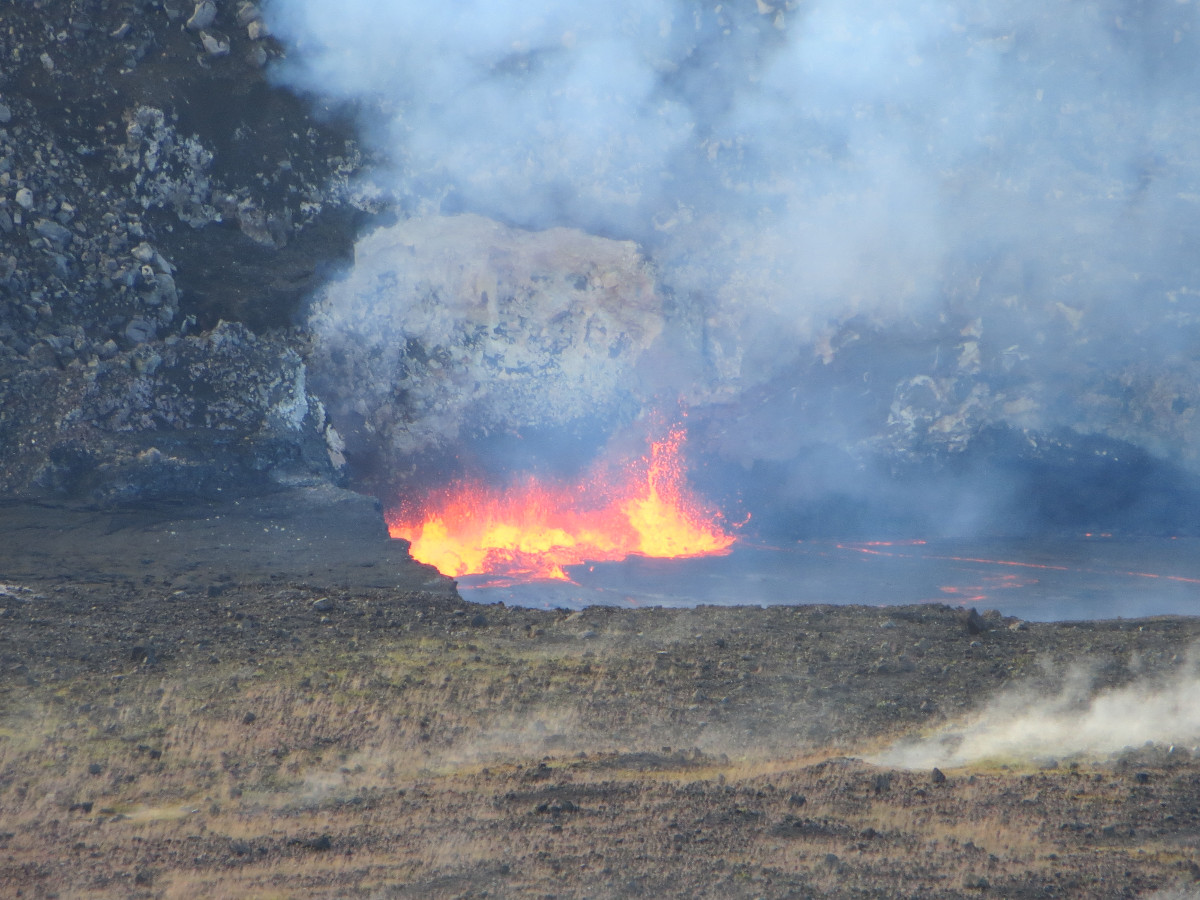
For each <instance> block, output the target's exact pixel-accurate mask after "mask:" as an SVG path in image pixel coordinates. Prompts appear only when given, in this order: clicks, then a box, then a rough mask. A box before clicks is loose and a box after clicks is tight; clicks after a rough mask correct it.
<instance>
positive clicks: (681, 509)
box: [387, 428, 734, 583]
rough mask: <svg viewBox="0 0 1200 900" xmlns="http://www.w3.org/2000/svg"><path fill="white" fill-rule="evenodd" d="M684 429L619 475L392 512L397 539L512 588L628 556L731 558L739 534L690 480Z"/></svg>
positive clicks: (426, 556)
mask: <svg viewBox="0 0 1200 900" xmlns="http://www.w3.org/2000/svg"><path fill="white" fill-rule="evenodd" d="M683 442H684V433H683V430H682V429H680V428H673V429H671V430H670V431H669V433H668V434H667V436H666V437H665V438H663V439H662V440H660V441H655V442H654V443H652V444H651V447H650V453H649V455H648V456H646V457H642V458H641V459H638V460H636V461H634V462H633V463H631V464H630V465H629V466H628V467H627V468H626V469H625V470H623V471H622V472H621V473H620V474H619V475H618V476H617V477H616V478H615V479H600V478H596V479H593V480H591V481H589V482H587V483H585V484H583V485H579V486H564V485H557V484H545V483H542V482H539V481H538V480H536V479H533V478H530V479H529V480H527V481H525V482H524V483H522V484H520V485H517V486H514V487H511V488H508V489H506V490H500V491H497V490H494V489H491V488H488V487H485V486H483V485H481V484H478V483H472V482H457V483H455V484H452V485H451V486H450V487H449V488H448V489H447V490H446V491H445V492H444V493H443V494H442V495H441V496H439V497H437V498H434V499H430V500H427V501H426V502H425V503H424V505H423V506H422V507H421V509H420V510H418V511H415V512H412V511H410V510H408V509H406V508H404V507H401V508H399V509H394V510H389V511H388V513H387V520H388V531H389V532H390V533H391V535H392V537H396V538H404V539H406V540H408V541H409V542H411V544H412V548H411V553H412V555H413V557H414V558H415V559H417V560H420V561H421V562H424V563H429V564H430V565H433V566H436V567H437V569H438V570H439V571H440V572H442V573H443V574H445V575H451V576H455V577H457V576H460V575H495V576H497V577H498V578H499V579H501V581H498V582H496V583H513V582H518V581H533V580H538V579H561V580H569V579H568V578H567V573H566V571H565V568H564V567H566V566H570V565H577V564H579V563H583V562H600V561H604V560H620V559H624V558H626V557H627V556H635V555H640V556H654V557H686V556H707V555H710V554H721V553H726V552H728V550H729V548H730V547H731V546H732V545H733V542H734V537H733V535H731V534H729V533H728V532H727V531H726V530H725V529H724V528H723V527H722V525H721V516H720V514H719V513H715V512H712V511H710V510H709V509H707V508H706V507H705V505H704V503H703V501H701V500H700V499H699V498H697V497H696V496H695V495H694V494H692V493H691V492H690V491H689V490H688V488H687V485H686V484H685V482H684V472H683V465H682V463H681V461H680V452H681V450H682V448H683Z"/></svg>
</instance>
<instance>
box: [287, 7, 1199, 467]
mask: <svg viewBox="0 0 1200 900" xmlns="http://www.w3.org/2000/svg"><path fill="white" fill-rule="evenodd" d="M268 10H269V17H270V20H271V26H272V29H273V31H274V33H275V34H277V35H278V36H279V37H280V38H281V40H283V41H284V43H285V45H286V46H287V48H288V57H287V59H286V61H285V63H284V64H282V65H281V66H280V67H279V68H278V69H277V70H276V74H277V77H278V78H279V80H280V81H281V82H283V83H285V84H288V85H291V86H292V87H294V88H296V89H298V90H301V91H305V92H310V93H314V94H317V95H320V96H321V97H323V98H326V99H336V100H345V101H347V102H352V103H355V104H358V105H359V107H360V108H361V110H362V116H361V120H362V123H363V127H364V129H365V132H366V134H367V135H368V137H369V140H370V141H371V143H372V145H373V147H374V148H375V149H376V150H377V151H378V152H379V153H380V154H382V155H383V156H384V157H385V158H386V160H387V163H386V166H385V168H384V169H383V170H381V171H379V172H376V173H374V175H373V177H374V178H376V179H381V180H383V181H384V182H386V189H387V191H388V192H389V193H390V195H391V196H392V198H393V199H394V201H395V202H396V203H397V204H398V205H399V206H400V207H401V208H402V209H403V210H404V211H405V212H406V214H409V215H418V214H420V215H426V216H427V215H431V214H438V213H441V214H447V213H459V212H472V213H478V214H481V215H484V216H488V217H491V218H493V219H496V220H498V221H500V222H503V223H505V224H507V225H511V226H517V227H520V228H525V229H533V230H537V229H545V228H549V227H552V226H566V227H571V228H577V229H581V230H583V231H586V232H589V233H591V234H594V235H602V236H604V237H609V238H614V239H620V240H632V241H636V242H638V244H639V246H640V247H641V248H642V251H643V253H644V254H645V255H646V256H647V257H648V259H649V261H650V263H652V264H653V266H654V268H655V271H656V277H657V280H658V284H659V291H660V293H661V295H662V297H663V298H664V300H663V309H664V315H666V316H667V318H668V320H669V321H668V322H667V325H666V327H665V328H664V330H663V337H662V339H661V340H660V346H659V347H658V348H657V350H656V351H652V352H651V356H654V354H655V353H657V355H658V358H659V359H660V360H663V362H662V363H661V364H660V365H659V366H657V367H655V366H654V365H647V364H646V363H645V361H642V362H641V363H640V364H639V365H638V366H636V367H635V366H630V368H629V372H630V379H631V381H630V384H629V386H628V387H629V393H630V394H631V395H634V396H640V397H644V396H645V395H646V394H648V393H651V392H653V391H655V390H659V389H661V388H662V387H663V386H664V384H675V385H676V389H677V390H678V391H679V392H680V393H682V394H685V395H686V396H687V398H688V399H689V400H690V401H691V402H692V403H693V404H699V405H704V404H713V405H721V406H732V407H734V408H735V409H736V411H737V412H738V414H745V413H746V407H747V406H748V405H749V404H750V403H751V399H750V398H751V397H752V392H753V391H755V390H760V389H761V390H763V391H765V392H766V394H765V396H766V397H767V399H766V400H762V398H755V399H754V400H753V402H760V400H761V402H766V403H768V406H769V404H770V403H772V402H776V401H777V399H778V397H779V396H781V395H782V394H783V393H786V392H788V391H790V392H791V394H792V395H793V396H794V395H795V392H797V391H799V392H800V393H801V394H806V393H807V395H809V396H812V397H817V396H818V393H819V392H820V391H825V392H826V396H831V394H830V392H831V391H832V392H834V393H836V390H837V389H838V387H839V386H838V385H834V386H833V387H832V388H831V387H830V386H829V385H824V386H820V387H817V386H814V385H813V384H812V382H813V381H814V379H813V378H812V377H810V369H811V367H814V366H816V367H826V368H830V371H832V370H833V369H836V367H837V365H838V363H839V362H840V361H841V360H843V359H845V358H847V357H848V356H849V355H852V353H853V352H856V351H855V347H858V348H860V349H861V348H862V347H865V346H868V345H869V346H875V345H877V344H879V341H880V338H879V335H881V334H893V335H901V338H900V339H899V340H901V341H908V342H909V343H917V344H920V343H922V342H924V344H923V346H922V349H921V352H920V353H919V354H918V353H916V352H914V353H913V354H912V355H911V358H909V357H905V358H903V359H900V360H899V361H896V362H895V363H894V365H893V367H892V368H891V369H887V371H886V373H885V374H883V375H881V374H879V372H880V370H881V368H885V367H886V365H888V364H891V363H890V362H889V360H890V357H887V354H888V353H890V352H892V350H891V349H889V348H890V347H891V346H892V345H889V344H888V343H887V342H886V341H884V342H883V344H882V345H881V346H882V347H883V351H884V352H883V362H881V361H880V360H881V356H880V354H879V353H877V352H869V353H867V354H866V355H867V356H868V357H871V359H870V360H868V362H866V363H857V362H853V361H851V362H849V363H846V367H847V369H846V371H845V372H842V373H841V374H839V375H838V376H836V377H832V378H831V379H830V380H832V381H835V382H836V381H838V379H841V382H840V387H841V388H844V389H845V391H844V393H845V395H846V396H847V397H850V398H851V399H850V400H849V401H847V402H842V401H838V404H837V409H836V410H834V411H833V412H831V413H827V414H823V415H824V418H820V417H816V418H813V419H812V420H811V421H809V420H805V419H803V417H802V418H801V420H800V421H799V422H798V423H797V427H795V428H793V429H791V430H790V431H788V432H787V433H786V434H785V435H783V436H782V437H781V435H780V434H779V432H778V429H776V430H771V429H763V428H756V427H754V421H753V418H751V419H748V420H746V421H747V422H748V423H749V425H748V427H744V428H739V429H737V434H736V440H732V441H729V442H728V443H727V444H726V445H722V446H721V448H720V449H721V451H722V452H723V453H725V454H726V455H728V456H729V457H731V458H734V459H736V460H737V461H738V462H740V463H742V464H745V465H749V464H751V463H753V462H754V461H756V460H760V459H777V460H787V459H792V458H794V457H796V455H797V454H798V453H800V452H801V451H802V450H803V449H804V448H805V447H806V446H809V445H810V444H811V443H813V442H814V438H813V437H812V435H811V433H809V432H811V430H812V429H810V428H807V427H806V426H808V425H813V426H815V427H816V428H819V429H821V430H822V431H823V432H824V433H825V434H832V435H834V436H835V437H836V439H837V440H839V441H840V442H841V443H842V445H843V446H846V447H853V446H868V445H869V446H871V447H873V448H878V447H880V446H884V447H885V448H890V449H894V450H897V451H902V452H909V451H912V450H913V449H914V448H916V447H918V446H925V445H932V446H935V447H936V448H938V449H940V450H941V451H944V452H951V453H953V452H956V451H958V450H961V449H963V447H965V446H966V445H967V444H969V442H970V441H971V440H972V439H973V437H974V435H976V434H977V433H978V432H979V430H980V429H981V428H983V427H986V426H989V425H1004V426H1007V427H1011V428H1014V429H1018V430H1032V431H1039V430H1040V431H1046V430H1051V429H1054V428H1059V427H1066V428H1070V429H1074V430H1075V431H1077V432H1083V433H1099V434H1102V435H1105V436H1107V437H1110V438H1113V439H1116V440H1124V441H1130V442H1132V443H1135V444H1138V445H1140V446H1142V447H1145V448H1146V449H1147V450H1149V451H1150V452H1152V453H1156V454H1160V455H1162V456H1164V457H1168V458H1172V459H1177V460H1181V461H1183V462H1185V463H1187V464H1189V465H1191V464H1194V462H1195V454H1196V453H1197V449H1196V448H1197V447H1200V414H1197V413H1196V412H1195V410H1197V409H1200V391H1198V389H1197V387H1196V385H1197V384H1198V383H1200V377H1198V376H1200V371H1198V370H1197V366H1196V363H1195V360H1194V358H1193V357H1194V347H1195V341H1196V338H1197V336H1198V324H1200V322H1198V319H1197V306H1198V304H1200V278H1197V272H1196V265H1197V264H1196V260H1197V259H1198V258H1200V77H1198V76H1200V46H1198V39H1200V11H1198V6H1197V4H1196V3H1195V2H1191V0H1146V2H1138V3H1134V2H1129V0H1097V2H1090V3H1078V2H1068V0H1050V2H1026V0H1007V2H996V0H990V2H984V3H978V2H972V3H968V2H964V0H948V2H923V0H901V2H883V0H850V2H839V3H834V2H831V0H812V2H803V3H801V2H795V0H783V2H780V0H770V2H768V0H739V2H736V3H712V4H706V5H701V4H696V3H691V2H683V0H638V2H636V3H635V2H628V0H616V2H613V3H607V4H583V3H567V2H563V0H532V2H524V3H496V2H493V3H481V2H469V0H466V2H459V3H453V4H432V5H431V4H427V3H422V4H417V3H414V2H411V0H390V2H385V3H380V2H377V0H344V2H341V3H337V4H330V3H327V2H323V0H272V2H271V3H270V4H269V7H268ZM397 265H403V263H402V262H398V263H397ZM493 299H494V298H493ZM374 302H380V303H384V302H387V301H386V300H384V299H380V298H376V299H375V301H374ZM391 302H392V303H393V304H394V305H395V306H396V309H395V315H394V316H393V318H394V319H396V320H403V319H404V316H405V315H406V313H405V310H404V302H405V301H403V300H402V299H401V298H395V299H393V300H392V301H391ZM326 312H328V304H327V306H326ZM326 318H327V319H336V318H338V317H337V316H336V315H333V316H329V315H327V316H326ZM401 331H403V330H402V329H401ZM913 335H916V336H918V337H917V338H911V336H913ZM328 337H329V339H330V340H332V341H334V342H335V343H336V340H337V337H336V335H329V336H328ZM926 345H927V346H926ZM926 350H928V351H929V352H926ZM872 361H873V362H872ZM663 370H666V374H663ZM647 371H650V372H651V373H657V374H654V375H653V377H651V382H652V383H651V384H650V385H649V386H647V385H646V384H645V383H643V382H644V379H646V378H647V377H650V376H648V375H647ZM635 376H636V378H637V379H642V380H643V381H639V382H638V383H637V384H634V383H633V379H634V378H635ZM816 380H819V379H816ZM681 382H684V383H685V386H684V387H682V388H680V387H678V386H679V384H680V383H681ZM858 383H865V387H864V388H862V390H859V391H857V392H853V393H852V392H851V391H850V388H852V387H853V386H854V384H858ZM781 384H782V385H783V387H780V385H781ZM868 393H869V394H870V402H867V401H862V402H861V405H860V406H856V405H855V403H858V402H859V401H857V400H855V399H854V398H855V397H857V396H858V395H859V394H868ZM1131 395H1132V396H1133V397H1134V399H1132V400H1131V399H1130V397H1131ZM771 398H775V400H771ZM610 399H611V398H607V397H606V398H605V400H604V402H605V403H607V402H608V401H609V400H610ZM814 402H815V401H814ZM821 402H826V401H821ZM830 402H832V401H830ZM769 408H771V409H772V413H771V415H772V417H777V413H778V410H775V409H774V408H773V407H770V406H769ZM793 411H794V410H793ZM813 415H815V414H813ZM521 424H522V423H521V422H514V423H513V425H514V426H515V427H520V425H521Z"/></svg>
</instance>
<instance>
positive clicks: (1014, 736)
mask: <svg viewBox="0 0 1200 900" xmlns="http://www.w3.org/2000/svg"><path fill="white" fill-rule="evenodd" d="M1197 662H1200V660H1198V659H1197V656H1196V653H1195V652H1194V650H1193V653H1192V654H1191V655H1190V658H1189V660H1188V662H1187V663H1186V664H1184V665H1183V666H1181V667H1180V668H1179V670H1178V671H1177V672H1175V673H1174V674H1173V675H1172V676H1170V677H1169V678H1166V679H1161V680H1157V681H1146V680H1141V681H1135V682H1134V683H1132V684H1128V685H1125V686H1123V687H1118V688H1112V689H1108V690H1099V691H1097V690H1095V687H1094V684H1093V679H1092V677H1091V675H1090V674H1089V673H1087V672H1085V671H1083V670H1077V671H1075V672H1072V673H1071V674H1070V675H1069V676H1068V678H1067V679H1066V681H1065V683H1064V684H1063V686H1062V688H1061V690H1060V691H1059V693H1058V695H1057V696H1054V697H1049V698H1047V697H1045V696H1044V695H1041V694H1039V693H1038V692H1037V691H1035V690H1034V689H1032V688H1026V689H1024V690H1022V689H1015V690H1012V691H1009V692H1006V693H1005V694H1003V695H1001V696H1000V697H997V698H995V699H994V700H992V701H990V702H989V703H988V704H987V705H986V707H985V708H984V710H983V711H981V712H980V713H979V714H978V715H976V716H975V717H973V718H972V719H970V720H969V721H967V722H960V723H952V724H951V725H948V726H946V727H945V728H943V729H942V730H941V731H939V732H938V733H936V734H934V735H932V736H930V737H928V738H926V739H924V740H921V741H917V742H904V743H901V744H897V745H895V746H893V747H891V748H889V749H888V750H886V751H885V752H884V753H882V754H880V755H879V756H878V757H877V758H876V759H875V760H874V761H875V762H878V763H880V764H882V765H891V766H902V767H905V768H928V767H931V766H947V767H948V766H963V765H968V764H971V763H976V762H980V761H984V760H996V761H999V762H1012V761H1037V760H1045V759H1048V758H1060V757H1064V756H1066V757H1070V756H1089V757H1093V758H1095V757H1105V756H1109V755H1111V754H1114V753H1118V752H1120V751H1121V750H1124V749H1126V748H1139V747H1141V746H1142V745H1143V744H1145V743H1146V742H1147V741H1149V742H1153V743H1156V744H1161V745H1163V746H1164V747H1170V746H1172V745H1178V746H1179V747H1180V748H1181V749H1184V750H1187V751H1188V752H1189V753H1190V752H1191V751H1192V748H1194V747H1195V746H1196V745H1197V744H1198V743H1200V708H1198V707H1197V704H1196V697H1197V696H1200V668H1198V667H1197Z"/></svg>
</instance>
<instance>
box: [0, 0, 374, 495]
mask: <svg viewBox="0 0 1200 900" xmlns="http://www.w3.org/2000/svg"><path fill="white" fill-rule="evenodd" d="M0 32H2V33H3V34H4V38H3V41H2V42H0V238H2V242H0V298H2V303H0V390H2V391H3V396H4V404H3V409H2V411H0V460H2V461H3V475H2V476H0V491H3V492H4V493H6V494H10V495H11V494H47V493H49V494H51V495H69V496H84V497H92V498H94V499H101V498H108V499H111V498H127V499H136V498H138V497H141V496H146V495H150V496H156V495H162V494H173V493H184V494H189V493H195V492H196V491H199V492H201V493H204V492H211V491H213V490H215V489H217V488H218V487H220V486H221V485H225V486H226V487H229V488H231V489H232V488H234V487H236V486H238V485H241V486H242V487H243V488H245V487H247V486H248V484H247V483H246V482H245V479H246V478H252V479H255V480H261V477H262V473H263V472H264V471H265V472H278V473H281V474H285V475H287V477H295V476H297V475H300V474H303V475H304V476H305V477H319V478H333V477H335V474H334V473H335V467H334V466H333V464H332V463H331V462H330V459H329V456H328V453H326V452H325V450H324V449H321V450H320V451H319V452H315V451H314V448H323V447H324V445H325V435H324V431H323V429H324V425H325V423H324V421H323V418H322V416H321V414H320V412H319V410H320V405H319V403H318V402H317V400H316V398H314V397H313V396H311V394H309V393H308V391H307V388H306V386H305V369H304V364H303V362H302V360H301V358H300V357H299V356H298V355H297V350H298V349H302V347H303V343H304V342H303V340H302V339H301V338H299V337H298V336H297V334H296V333H295V332H294V331H289V330H288V326H289V325H290V324H291V321H292V319H293V317H294V315H295V312H296V309H297V304H298V303H299V301H300V299H301V298H302V297H303V296H304V295H305V293H306V292H307V291H308V289H309V288H310V286H311V285H312V284H313V283H314V276H315V275H316V272H317V263H318V262H319V261H320V260H321V259H322V258H331V257H336V256H338V255H339V254H340V253H344V252H346V250H347V249H348V247H349V245H350V240H351V237H350V235H351V233H352V228H351V224H352V221H353V220H354V219H355V218H356V217H357V216H359V215H361V211H362V210H363V209H366V208H368V207H369V203H368V202H367V201H365V200H364V199H363V197H362V196H361V195H360V194H358V193H356V189H355V188H352V187H351V185H350V176H351V175H352V173H353V172H354V171H355V170H356V169H357V168H358V167H359V165H360V162H361V155H360V153H359V151H358V149H357V147H356V145H355V142H354V140H353V137H352V136H351V134H350V132H349V130H348V129H347V126H346V125H345V124H338V123H337V122H333V121H331V120H329V119H328V118H327V117H326V118H324V119H323V120H322V121H318V119H317V117H315V116H314V115H312V114H311V111H310V110H309V109H308V108H306V107H305V106H304V104H303V103H301V102H300V101H299V100H298V99H296V98H295V97H293V96H292V95H290V94H288V93H287V92H285V91H281V90H276V89H273V88H271V87H270V86H269V84H268V83H267V79H266V76H265V69H264V67H265V66H266V65H267V64H268V63H269V61H270V60H271V59H272V58H274V57H277V56H278V55H280V53H281V52H282V49H281V48H280V47H279V46H278V45H277V44H276V43H275V42H274V41H273V40H272V39H271V38H270V36H269V34H268V33H267V29H266V28H265V26H264V25H263V23H262V19H261V15H260V14H259V12H258V9H257V7H255V6H254V4H252V3H232V2H229V3H221V4H215V3H212V2H205V3H200V4H198V5H195V6H193V5H192V4H191V3H187V4H184V3H174V2H168V3H153V2H131V3H88V2H53V0H47V2H36V3H25V4H18V5H10V6H9V7H7V8H6V9H5V10H3V11H2V12H0ZM318 247H319V248H320V250H319V251H318V250H317V249H316V248H318ZM230 322H236V323H237V324H228V323H230ZM256 332H257V335H256ZM251 473H253V474H251Z"/></svg>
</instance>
